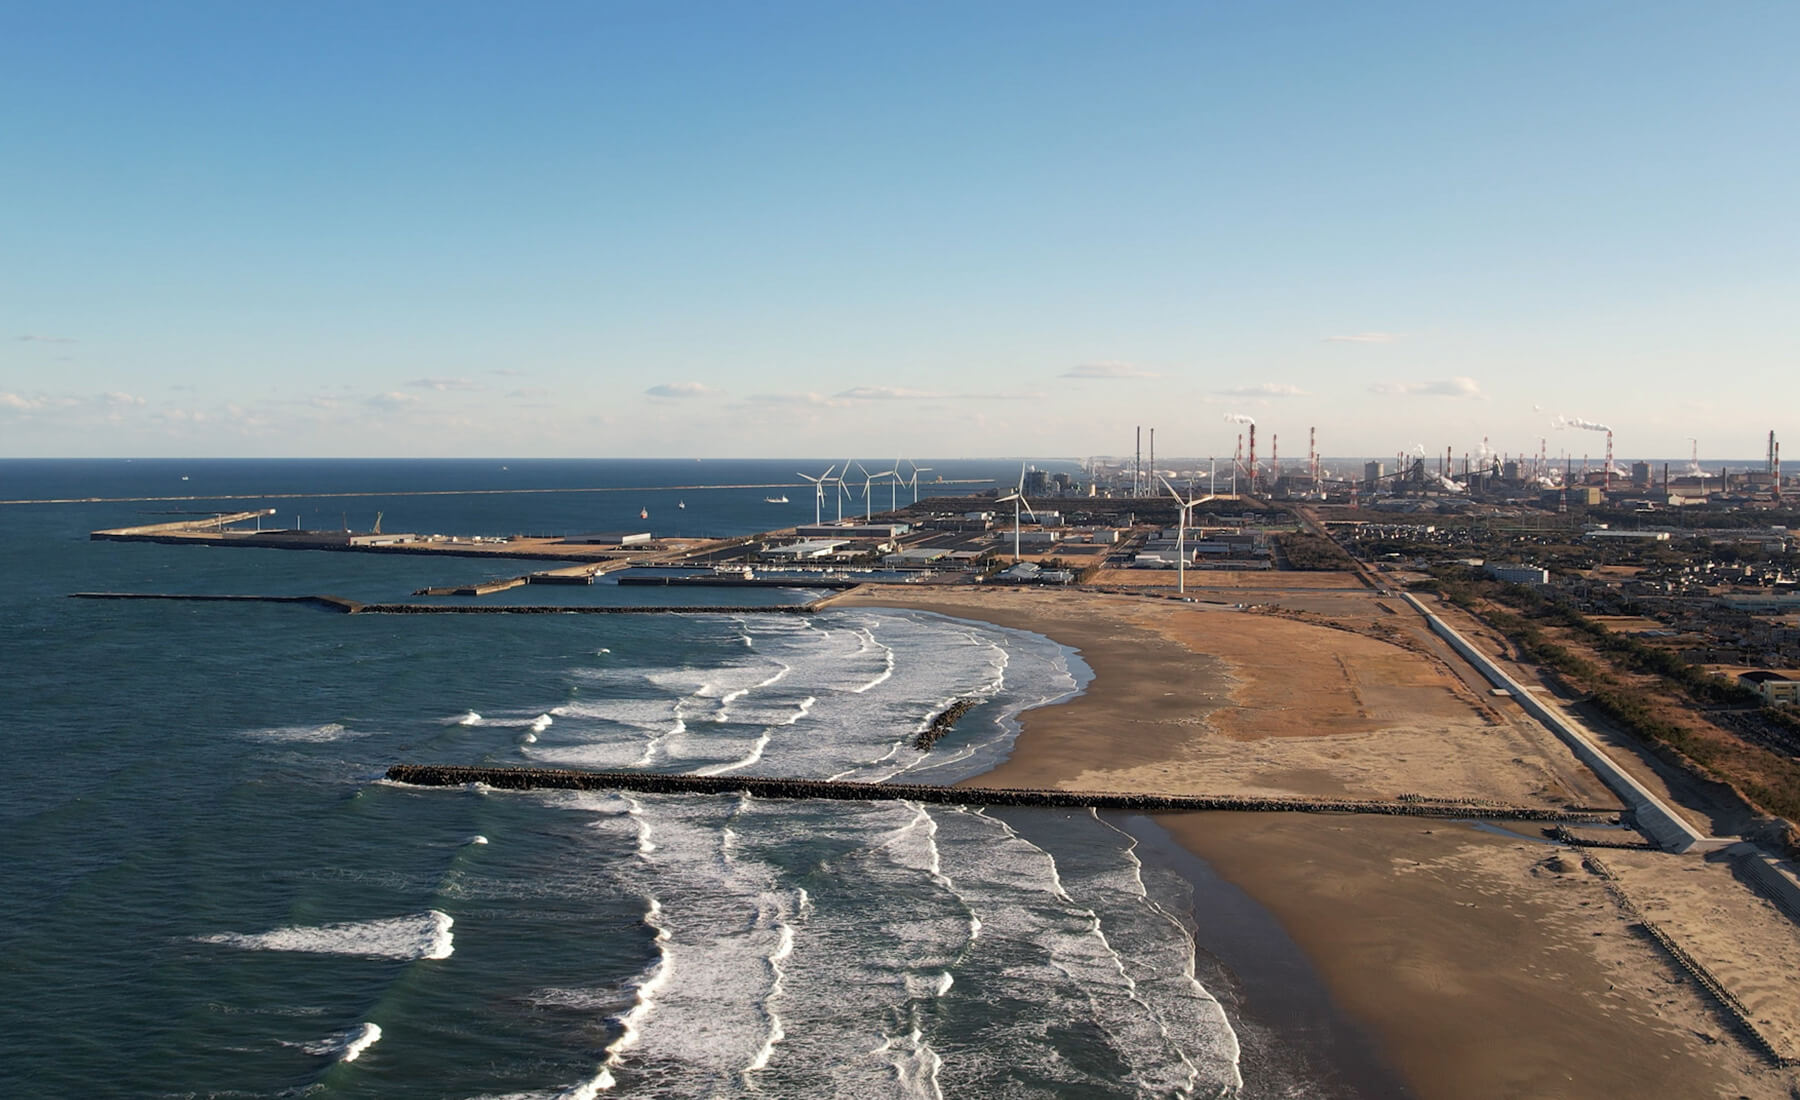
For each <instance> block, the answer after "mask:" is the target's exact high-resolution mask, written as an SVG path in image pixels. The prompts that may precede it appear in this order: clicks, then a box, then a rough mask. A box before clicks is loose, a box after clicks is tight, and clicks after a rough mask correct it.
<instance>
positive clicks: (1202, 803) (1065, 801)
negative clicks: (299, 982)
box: [387, 764, 1618, 824]
mask: <svg viewBox="0 0 1800 1100" xmlns="http://www.w3.org/2000/svg"><path fill="white" fill-rule="evenodd" d="M387 778H388V779H389V780H390V781H392V782H395V783H405V784H409V785H412V786H419V787H463V786H469V785H472V784H480V785H482V786H487V787H493V788H496V789H499V790H509V791H524V790H578V791H597V790H620V791H641V792H644V793H647V794H737V793H747V794H749V795H751V796H753V797H756V798H818V799H830V800H835V801H840V802H841V801H851V802H881V801H888V800H894V799H905V800H908V801H913V802H926V803H935V804H940V805H955V806H1042V807H1053V808H1064V809H1090V808H1091V809H1098V810H1133V811H1137V812H1139V813H1180V812H1186V811H1193V810H1240V811H1272V812H1285V813H1350V814H1385V815H1390V816H1398V817H1435V818H1485V819H1489V820H1505V821H1545V822H1554V821H1563V822H1571V823H1584V824H1593V823H1598V822H1607V823H1610V822H1616V821H1617V820H1618V815H1617V814H1616V813H1611V812H1607V811H1603V810H1588V809H1562V810H1556V809H1541V808H1537V807H1531V806H1509V805H1505V804H1504V803H1497V802H1482V801H1476V800H1472V799H1449V798H1446V799H1426V798H1422V797H1415V798H1413V799H1409V800H1406V801H1390V802H1383V801H1368V800H1361V799H1349V798H1343V799H1307V798H1252V797H1244V796H1234V795H1171V794H1125V793H1119V792H1109V791H1059V790H1032V789H1021V788H1012V787H937V786H926V785H923V784H915V783H853V782H844V781H837V780H823V779H780V778H761V777H754V776H728V775H659V774H656V773H654V772H597V771H596V772H590V771H575V770H572V769H564V768H485V767H470V766H466V765H457V764H395V765H394V766H393V767H391V768H389V769H388V770H387Z"/></svg>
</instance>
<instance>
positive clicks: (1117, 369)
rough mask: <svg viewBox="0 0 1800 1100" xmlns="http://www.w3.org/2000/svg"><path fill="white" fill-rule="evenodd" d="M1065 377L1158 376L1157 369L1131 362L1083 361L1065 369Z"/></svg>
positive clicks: (1063, 374)
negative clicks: (1134, 364) (1076, 365)
mask: <svg viewBox="0 0 1800 1100" xmlns="http://www.w3.org/2000/svg"><path fill="white" fill-rule="evenodd" d="M1062 376H1063V377H1064V378H1157V377H1160V376H1159V375H1158V374H1157V373H1156V372H1155V371H1149V370H1145V369H1144V368H1142V367H1137V366H1133V365H1131V364H1130V363H1083V364H1081V365H1080V366H1078V367H1070V368H1069V369H1068V370H1066V371H1063V373H1062Z"/></svg>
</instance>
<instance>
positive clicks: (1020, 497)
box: [994, 466, 1037, 564]
mask: <svg viewBox="0 0 1800 1100" xmlns="http://www.w3.org/2000/svg"><path fill="white" fill-rule="evenodd" d="M1009 500H1010V501H1012V506H1013V562H1014V564H1017V563H1018V562H1019V561H1020V560H1021V559H1022V557H1023V555H1021V554H1020V553H1019V508H1020V507H1021V506H1023V507H1024V509H1025V510H1026V511H1027V512H1031V502H1029V501H1027V500H1026V499H1025V467H1024V466H1020V467H1019V485H1018V488H1016V489H1014V490H1013V491H1012V492H1010V493H1008V494H1007V495H1005V496H1003V497H1001V498H999V499H998V500H996V501H994V503H995V504H1005V503H1006V502H1007V501H1009ZM1031 522H1033V523H1036V522H1037V513H1036V512H1031Z"/></svg>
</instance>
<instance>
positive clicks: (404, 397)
mask: <svg viewBox="0 0 1800 1100" xmlns="http://www.w3.org/2000/svg"><path fill="white" fill-rule="evenodd" d="M364 403H365V404H369V405H373V406H375V407H376V408H378V409H404V408H406V407H407V406H409V405H417V404H418V403H419V399H418V398H417V397H415V396H414V395H412V394H410V393H401V392H400V391H399V390H391V391H389V392H387V393H378V394H376V395H375V396H373V397H370V398H367V399H365V401H364Z"/></svg>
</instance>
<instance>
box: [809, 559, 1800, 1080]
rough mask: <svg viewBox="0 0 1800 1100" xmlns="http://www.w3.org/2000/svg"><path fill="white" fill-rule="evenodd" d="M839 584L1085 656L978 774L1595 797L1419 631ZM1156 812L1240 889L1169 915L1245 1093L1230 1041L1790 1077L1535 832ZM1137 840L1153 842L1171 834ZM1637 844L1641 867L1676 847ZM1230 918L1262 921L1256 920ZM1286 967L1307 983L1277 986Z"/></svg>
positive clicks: (1103, 601)
mask: <svg viewBox="0 0 1800 1100" xmlns="http://www.w3.org/2000/svg"><path fill="white" fill-rule="evenodd" d="M842 602H845V603H853V604H861V605H865V606H889V607H906V608H912V609H917V610H929V611H936V612H939V613H942V614H946V615H952V616H957V617H962V618H971V619H980V620H984V621H988V622H992V623H996V624H998V625H1002V626H1008V627H1014V628H1018V629H1023V630H1031V631H1035V632H1037V633H1040V634H1044V635H1047V636H1049V637H1051V638H1054V639H1056V640H1057V641H1059V642H1062V643H1063V644H1065V645H1068V646H1071V647H1073V648H1075V649H1076V650H1078V651H1079V652H1080V654H1081V657H1082V659H1083V660H1085V661H1086V662H1087V664H1088V665H1089V666H1090V667H1091V668H1092V669H1093V671H1094V674H1095V676H1094V682H1093V683H1092V684H1090V685H1089V688H1088V690H1087V691H1086V692H1085V693H1084V694H1083V695H1081V696H1080V697H1078V698H1076V699H1074V700H1071V701H1069V702H1067V703H1064V704H1061V705H1057V706H1052V707H1045V708H1040V709H1038V710H1035V711H1031V712H1028V713H1027V714H1026V715H1025V716H1024V720H1023V730H1022V732H1021V734H1020V737H1019V740H1018V743H1017V745H1016V746H1015V749H1014V752H1013V754H1012V757H1011V758H1010V759H1009V760H1008V761H1006V762H1005V763H1004V764H1002V765H1001V766H1000V767H998V768H997V769H995V770H994V771H992V772H990V773H988V774H986V775H983V776H982V777H981V778H980V780H979V782H980V783H981V784H982V785H1018V786H1030V787H1061V788H1065V789H1100V790H1145V791H1155V792H1159V793H1162V792H1166V793H1195V794H1228V793H1257V794H1267V793H1273V794H1295V795H1302V796H1313V795H1352V796H1356V797H1372V798H1391V797H1393V796H1394V795H1396V794H1400V793H1408V792H1411V793H1420V794H1425V795H1431V796H1447V797H1455V796H1461V797H1483V798H1496V799H1503V800H1505V801H1508V802H1518V803H1520V804H1527V805H1562V804H1567V803H1570V802H1580V803H1585V804H1589V805H1605V804H1609V803H1610V799H1609V798H1608V796H1607V795H1606V793H1605V790H1604V788H1603V787H1601V786H1600V784H1599V783H1598V782H1597V781H1596V780H1594V778H1593V777H1592V776H1591V775H1590V774H1589V773H1587V772H1586V770H1585V769H1583V768H1581V767H1580V766H1579V765H1577V764H1575V763H1574V762H1573V760H1572V759H1569V758H1568V757H1567V754H1566V753H1565V752H1564V751H1563V750H1562V749H1561V748H1560V746H1558V745H1556V744H1555V743H1554V742H1553V741H1552V740H1550V739H1549V738H1548V735H1547V734H1543V733H1542V731H1540V730H1535V729H1534V728H1533V727H1530V726H1528V725H1526V724H1523V723H1520V722H1518V721H1517V720H1516V718H1515V717H1514V716H1513V715H1509V714H1507V713H1506V712H1505V711H1503V710H1497V709H1496V708H1495V706H1493V705H1492V704H1491V703H1490V702H1489V701H1488V700H1487V699H1485V698H1483V697H1481V696H1480V695H1479V694H1478V693H1476V692H1474V691H1473V690H1471V689H1470V687H1469V686H1468V684H1467V683H1466V682H1465V680H1464V679H1463V678H1462V677H1461V676H1459V675H1458V674H1457V673H1456V672H1455V671H1454V670H1453V669H1451V668H1449V667H1447V666H1443V665H1442V664H1441V662H1437V661H1436V659H1435V658H1433V657H1432V656H1431V655H1430V654H1428V653H1426V652H1423V651H1421V650H1420V649H1418V648H1412V647H1408V646H1405V645H1400V644H1396V643H1393V642H1388V641H1383V640H1381V639H1379V638H1375V637H1370V636H1367V635H1366V634H1362V633H1352V632H1349V631H1345V630H1340V629H1333V628H1332V627H1330V626H1327V625H1321V624H1319V623H1313V622H1297V621H1293V620H1291V619H1283V618H1279V617H1272V616H1266V615H1257V614H1251V613H1245V612H1238V611H1234V610H1227V609H1224V608H1218V607H1213V608H1208V607H1206V606H1204V605H1192V604H1181V603H1175V602H1172V601H1166V600H1150V599H1143V598H1141V597H1133V596H1104V595H1096V594H1089V593H1070V592H1058V593H1051V592H1032V591H1004V590H987V591H982V590H965V589H958V590H948V591H946V590H942V589H938V590H926V589H920V590H896V589H885V590H880V591H874V592H858V593H854V594H851V595H849V596H847V597H845V598H844V600H843V601H842ZM1156 823H1157V824H1158V825H1160V826H1161V827H1162V828H1164V829H1166V830H1167V833H1168V836H1169V837H1172V838H1173V840H1174V841H1176V842H1178V843H1179V844H1180V846H1181V847H1182V848H1183V849H1185V851H1186V852H1187V853H1190V854H1191V855H1192V856H1195V857H1198V858H1197V861H1196V862H1197V863H1199V864H1200V866H1199V867H1197V868H1196V867H1189V868H1187V869H1186V870H1185V871H1184V872H1183V873H1185V874H1187V875H1188V877H1189V879H1190V880H1193V881H1194V884H1195V889H1196V890H1197V891H1206V890H1207V889H1208V883H1207V882H1206V881H1205V879H1206V878H1207V876H1208V875H1210V874H1212V873H1214V872H1216V874H1217V876H1218V877H1219V878H1220V879H1222V880H1224V882H1226V883H1229V884H1230V885H1231V887H1233V888H1234V889H1237V890H1241V891H1242V892H1243V893H1244V895H1245V896H1247V898H1248V899H1251V900H1252V901H1253V902H1254V904H1255V906H1257V907H1259V908H1258V910H1257V913H1258V914H1259V916H1255V917H1245V916H1244V915H1243V913H1242V912H1240V913H1239V914H1238V916H1237V918H1236V924H1237V925H1238V926H1239V927H1238V932H1237V934H1236V935H1237V939H1236V940H1230V937H1227V939H1226V940H1220V939H1219V938H1218V936H1217V935H1216V934H1209V932H1208V931H1207V930H1206V929H1204V928H1202V929H1199V930H1198V932H1199V935H1198V937H1197V938H1198V942H1199V943H1200V945H1201V947H1202V949H1203V951H1212V952H1216V954H1217V955H1218V959H1217V962H1218V964H1219V965H1220V966H1221V967H1222V972H1221V973H1220V974H1218V975H1217V976H1216V979H1217V980H1219V981H1221V982H1224V983H1226V984H1227V985H1229V986H1233V987H1234V989H1233V992H1232V995H1231V998H1225V997H1222V999H1225V1000H1227V1003H1228V1008H1229V1009H1231V1010H1232V1011H1233V1019H1234V1025H1237V1026H1240V1032H1241V1033H1244V1038H1245V1041H1246V1059H1247V1062H1246V1066H1245V1070H1246V1078H1247V1085H1248V1089H1247V1095H1250V1096H1257V1095H1281V1094H1283V1093H1282V1091H1280V1090H1281V1089H1283V1088H1285V1087H1286V1086H1285V1085H1283V1084H1282V1083H1281V1082H1279V1081H1277V1080H1276V1079H1275V1076H1277V1075H1275V1074H1274V1072H1273V1071H1274V1067H1264V1069H1265V1070H1266V1071H1267V1072H1265V1073H1264V1074H1263V1075H1262V1079H1261V1080H1260V1081H1259V1078H1258V1068H1257V1067H1256V1066H1254V1065H1252V1064H1250V1062H1249V1059H1251V1058H1252V1057H1264V1058H1269V1059H1275V1060H1280V1059H1283V1058H1297V1059H1300V1060H1302V1061H1304V1060H1306V1059H1308V1058H1311V1059H1313V1060H1314V1061H1315V1063H1316V1064H1315V1065H1314V1066H1313V1068H1312V1069H1311V1070H1310V1071H1308V1073H1307V1074H1305V1075H1303V1079H1304V1080H1306V1081H1308V1082H1310V1083H1311V1087H1312V1088H1313V1089H1315V1090H1316V1089H1319V1088H1324V1089H1328V1090H1330V1091H1328V1092H1326V1093H1324V1094H1325V1095H1332V1096H1357V1097H1362V1096H1378V1095H1414V1096H1418V1097H1422V1098H1424V1100H1464V1098H1472V1097H1496V1098H1498V1097H1521V1096H1530V1097H1566V1098H1571V1100H1573V1098H1577V1097H1593V1096H1608V1095H1623V1096H1634V1097H1684V1098H1685V1097H1715V1096H1716V1097H1737V1096H1746V1097H1756V1098H1759V1100H1760V1098H1763V1097H1768V1098H1774V1097H1788V1096H1792V1095H1795V1094H1796V1093H1795V1091H1794V1090H1795V1087H1796V1076H1795V1073H1794V1071H1793V1070H1791V1069H1790V1070H1781V1069H1776V1068H1774V1067H1771V1066H1769V1065H1768V1064H1767V1063H1766V1062H1764V1061H1762V1060H1761V1059H1759V1057H1758V1056H1757V1055H1756V1054H1754V1053H1753V1052H1752V1051H1750V1050H1749V1048H1748V1047H1746V1046H1745V1045H1744V1044H1742V1043H1741V1042H1739V1041H1738V1040H1737V1038H1736V1037H1735V1036H1734V1035H1733V1034H1732V1033H1731V1032H1730V1031H1729V1030H1728V1029H1727V1027H1726V1025H1725V1023H1724V1022H1723V1020H1722V1019H1721V1018H1720V1017H1719V1016H1718V1015H1717V1014H1716V1012H1715V1010H1714V1008H1713V1007H1712V1006H1711V1005H1710V1004H1709V1003H1708V1002H1707V1001H1705V1000H1704V999H1703V998H1702V995H1701V994H1699V993H1698V992H1697V990H1696V989H1695V988H1694V986H1693V984H1692V983H1691V982H1690V981H1689V980H1688V979H1687V978H1686V977H1685V976H1683V975H1682V974H1680V973H1679V972H1678V971H1677V970H1676V969H1675V968H1674V967H1673V966H1672V965H1671V964H1670V963H1669V962H1668V961H1667V958H1666V957H1665V956H1664V955H1663V954H1662V953H1661V951H1660V950H1659V949H1658V948H1657V947H1656V946H1655V945H1654V944H1653V943H1651V942H1650V941H1649V940H1648V939H1647V938H1646V937H1644V936H1643V934H1642V933H1641V931H1640V930H1638V929H1636V928H1635V927H1634V925H1633V922H1632V920H1631V919H1630V918H1629V917H1628V916H1627V915H1626V914H1624V913H1623V912H1621V910H1620V909H1619V908H1618V907H1617V905H1616V904H1615V903H1614V902H1613V900H1612V899H1611V898H1610V897H1609V896H1608V894H1607V892H1606V890H1605V888H1604V886H1603V885H1602V883H1601V881H1600V880H1599V879H1598V878H1597V877H1596V876H1594V875H1592V874H1590V873H1588V872H1587V871H1586V870H1585V869H1584V868H1583V867H1582V866H1581V864H1580V862H1579V860H1572V859H1571V858H1569V856H1568V855H1567V854H1566V853H1563V852H1562V851H1561V850H1559V849H1557V848H1555V847H1552V846H1550V845H1547V844H1544V843H1542V842H1541V840H1539V839H1537V838H1536V837H1535V836H1530V835H1521V834H1514V833H1507V832H1505V831H1504V830H1496V829H1490V828H1486V827H1479V826H1476V825H1474V824H1473V823H1469V824H1464V823H1445V822H1431V821H1416V820H1391V819H1378V818H1369V817H1355V816H1347V815H1320V814H1300V813H1295V814H1233V813H1204V814H1178V815H1165V816H1162V817H1159V818H1157V819H1156ZM1523 832H1526V831H1525V830H1521V833H1523ZM1146 835H1150V834H1146ZM1153 848H1154V845H1153V844H1150V843H1148V842H1147V843H1146V849H1145V852H1146V856H1147V858H1154V857H1155V852H1154V851H1153ZM1164 859H1165V865H1166V866H1170V867H1174V868H1176V869H1177V870H1181V867H1180V864H1181V862H1182V857H1181V855H1180V853H1175V854H1173V855H1167V854H1166V855H1165V857H1164ZM1637 863H1638V864H1640V865H1641V866H1634V867H1633V874H1634V875H1636V876H1639V885H1640V886H1644V887H1653V886H1654V885H1655V884H1656V883H1658V882H1662V883H1667V884H1674V883H1676V882H1678V881H1681V880H1682V879H1683V878H1684V877H1686V876H1689V875H1690V873H1691V871H1692V870H1693V867H1692V866H1691V865H1689V864H1686V863H1679V862H1676V861H1675V858H1674V857H1661V856H1653V857H1649V858H1645V859H1642V860H1638V861H1637ZM1218 893H1219V891H1218V890H1217V888H1216V883H1215V884H1214V887H1213V889H1212V893H1211V894H1210V895H1208V899H1209V901H1210V899H1211V897H1213V896H1217V895H1218ZM1730 916H1731V914H1730V913H1728V912H1726V911H1725V910H1724V909H1721V911H1720V913H1719V914H1715V915H1714V917H1713V919H1714V920H1716V921H1725V920H1728V919H1729V918H1730ZM1257 920H1261V921H1264V922H1272V926H1271V927H1268V928H1266V929H1264V930H1263V931H1262V932H1261V933H1260V935H1261V938H1260V939H1259V938H1258V935H1259V934H1258V932H1257V931H1256V930H1255V929H1254V925H1255V924H1256V922H1257ZM1770 927H1774V926H1770ZM1743 934H1744V935H1747V936H1749V935H1760V936H1764V937H1766V936H1767V935H1769V934H1770V933H1769V928H1765V927H1757V928H1750V927H1748V926H1746V928H1745V929H1744V931H1743ZM1209 936H1210V938H1209ZM1725 938H1726V939H1727V940H1729V936H1726V937H1725ZM1284 943H1288V944H1291V947H1283V946H1282V945H1283V944H1284ZM1232 944H1235V946H1232ZM1284 952H1297V953H1298V956H1299V957H1301V958H1303V959H1304V960H1305V962H1306V964H1307V967H1308V968H1310V970H1309V971H1307V972H1306V973H1302V972H1301V971H1300V970H1296V969H1295V968H1294V967H1293V966H1292V965H1285V964H1283V963H1282V962H1281V959H1282V958H1284V957H1285V956H1284ZM1302 969H1305V968H1302ZM1307 973H1310V974H1312V975H1316V980H1317V981H1319V982H1322V990H1323V992H1322V993H1321V994H1320V995H1319V996H1309V995H1308V994H1307V993H1306V992H1305V990H1304V988H1302V987H1304V986H1305V984H1306V982H1307V981H1309V980H1313V979H1310V978H1308V977H1307ZM1296 990H1298V991H1297V992H1296ZM1284 997H1285V998H1286V1001H1285V1002H1284V1000H1283V998H1284ZM1259 1029H1260V1031H1259ZM1259 1044H1260V1045H1259ZM1257 1051H1260V1054H1258V1053H1255V1052H1257ZM1289 1084H1291V1082H1289ZM1264 1089H1270V1090H1271V1091H1266V1092H1265V1091H1263V1090H1264ZM1307 1094H1309V1095H1317V1094H1318V1093H1317V1092H1316V1091H1314V1092H1310V1093H1307Z"/></svg>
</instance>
